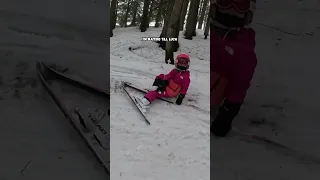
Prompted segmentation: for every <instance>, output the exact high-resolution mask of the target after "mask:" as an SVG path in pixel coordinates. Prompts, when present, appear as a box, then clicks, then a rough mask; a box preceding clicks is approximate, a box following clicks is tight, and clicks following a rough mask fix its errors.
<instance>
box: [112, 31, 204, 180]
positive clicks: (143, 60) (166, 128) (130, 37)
mask: <svg viewBox="0 0 320 180" xmlns="http://www.w3.org/2000/svg"><path fill="white" fill-rule="evenodd" d="M160 33H161V28H150V29H148V30H147V31H146V32H145V33H141V32H140V31H139V29H137V28H117V29H115V30H114V37H112V38H111V40H110V46H111V48H110V49H111V50H110V60H111V61H110V73H111V74H110V75H111V84H110V86H111V109H110V111H111V116H110V119H111V122H110V125H111V132H110V133H111V134H110V136H111V144H110V146H111V154H110V156H111V157H110V158H111V179H113V180H116V179H130V180H142V179H146V180H152V179H154V180H155V179H159V180H160V179H168V180H169V179H170V180H171V179H172V180H178V179H185V180H195V179H199V180H200V179H206V180H208V179H209V178H210V176H209V174H210V172H209V170H210V168H209V165H210V146H209V143H210V136H209V123H210V120H209V103H210V102H209V79H210V77H209V57H210V55H209V47H210V46H209V40H204V39H203V32H202V31H199V32H198V33H199V36H197V37H196V38H194V40H192V41H189V40H185V39H183V38H182V35H181V38H180V50H179V51H178V52H176V53H175V56H176V55H177V54H178V53H188V54H189V55H190V57H191V67H190V72H191V85H190V88H189V91H188V93H187V95H186V98H185V100H184V102H183V104H182V105H181V106H177V105H175V104H173V105H170V104H167V103H165V102H162V101H155V102H154V104H152V106H151V108H150V109H149V112H148V115H147V116H148V118H149V120H150V122H151V125H147V124H146V123H145V122H144V120H143V117H142V116H141V114H139V112H138V111H137V110H136V107H134V105H133V104H132V102H131V100H130V99H129V98H128V96H127V95H126V94H125V93H124V91H123V90H122V89H121V81H129V82H132V83H134V84H136V85H138V86H141V87H145V88H148V87H150V86H151V85H152V83H153V80H154V78H155V76H156V75H158V74H160V73H168V72H169V71H170V70H171V69H172V68H173V67H174V66H172V65H168V64H165V63H164V51H163V50H162V49H160V48H159V47H158V44H157V43H155V42H149V41H142V37H159V35H160ZM180 34H182V33H180ZM129 47H142V48H140V49H136V50H133V51H132V52H131V51H129V50H128V48H129ZM131 93H136V92H135V91H131Z"/></svg>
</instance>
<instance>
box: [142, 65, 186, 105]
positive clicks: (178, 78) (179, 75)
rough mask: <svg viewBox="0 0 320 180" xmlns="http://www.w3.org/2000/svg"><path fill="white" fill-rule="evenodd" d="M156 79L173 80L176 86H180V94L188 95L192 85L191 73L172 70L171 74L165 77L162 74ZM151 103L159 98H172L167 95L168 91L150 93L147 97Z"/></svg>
mask: <svg viewBox="0 0 320 180" xmlns="http://www.w3.org/2000/svg"><path fill="white" fill-rule="evenodd" d="M156 79H162V80H168V81H170V80H172V81H173V82H175V83H176V84H178V85H179V86H180V87H181V91H180V94H184V95H186V93H187V91H188V88H189V84H190V71H181V72H180V71H178V70H176V69H172V70H171V71H170V73H169V74H167V75H164V74H160V75H158V76H157V77H156ZM144 97H145V98H147V99H148V100H149V101H150V103H152V102H153V101H154V100H155V99H157V97H170V96H169V95H168V93H167V90H166V91H164V92H158V91H150V92H148V93H147V94H146V95H145V96H144Z"/></svg>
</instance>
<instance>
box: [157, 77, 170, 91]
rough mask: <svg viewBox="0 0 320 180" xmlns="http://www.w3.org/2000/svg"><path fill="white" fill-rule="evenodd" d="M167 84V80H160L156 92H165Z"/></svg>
mask: <svg viewBox="0 0 320 180" xmlns="http://www.w3.org/2000/svg"><path fill="white" fill-rule="evenodd" d="M168 84H169V81H168V80H162V82H161V84H160V85H159V86H158V89H157V91H160V92H163V91H165V90H166V87H167V85H168Z"/></svg>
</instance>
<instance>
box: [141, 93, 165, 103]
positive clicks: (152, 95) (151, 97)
mask: <svg viewBox="0 0 320 180" xmlns="http://www.w3.org/2000/svg"><path fill="white" fill-rule="evenodd" d="M144 97H145V98H147V99H148V100H149V101H150V103H152V102H153V101H154V100H155V99H157V98H158V97H164V98H166V97H168V95H167V94H166V92H158V91H149V92H148V93H147V94H146V95H145V96H144Z"/></svg>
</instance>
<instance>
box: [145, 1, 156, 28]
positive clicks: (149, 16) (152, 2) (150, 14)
mask: <svg viewBox="0 0 320 180" xmlns="http://www.w3.org/2000/svg"><path fill="white" fill-rule="evenodd" d="M154 1H155V0H151V5H150V9H149V15H148V23H147V28H149V25H150V20H151V19H152V12H153V7H154Z"/></svg>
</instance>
